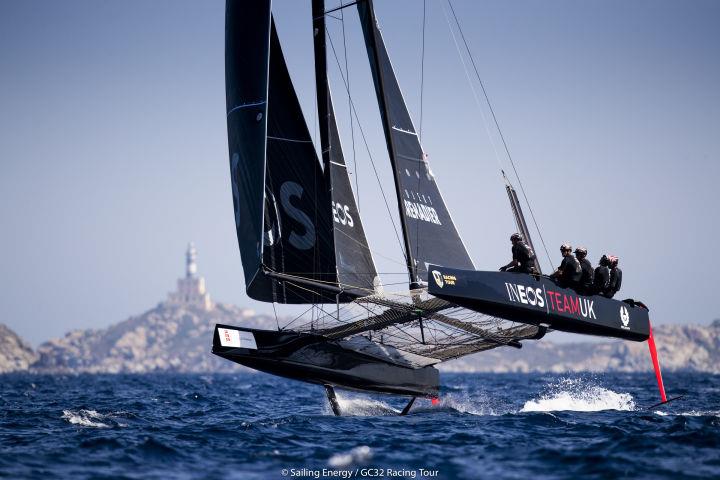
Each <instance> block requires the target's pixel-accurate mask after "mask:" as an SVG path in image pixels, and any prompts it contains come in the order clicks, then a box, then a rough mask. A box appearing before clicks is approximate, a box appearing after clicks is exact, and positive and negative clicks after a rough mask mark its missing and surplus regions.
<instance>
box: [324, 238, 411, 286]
mask: <svg viewBox="0 0 720 480" xmlns="http://www.w3.org/2000/svg"><path fill="white" fill-rule="evenodd" d="M335 231H336V232H339V233H341V234H343V235H345V237H347V238H348V239H350V240H351V241H353V242H355V243H357V244H358V245H359V246H361V247H364V248H367V249H368V250H369V251H370V253H372V254H373V255H377V256H378V257H382V258H384V259H385V260H388V261H390V262H393V263H397V264H398V265H402V266H403V267H404V266H406V265H407V264H406V263H403V262H401V261H399V260H396V259H394V258H390V257H388V256H387V255H383V254H382V253H380V252H377V251H375V250H373V249H371V248H370V246H369V245H368V244H367V243H362V242H361V241H359V240H357V239H355V238H353V237H351V236H350V235H348V234H347V233H345V232H343V231H342V230H340V229H336V230H335ZM356 273H357V272H356ZM364 273H371V272H364ZM378 273H380V272H378ZM405 275H407V272H405Z"/></svg>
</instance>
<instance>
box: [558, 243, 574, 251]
mask: <svg viewBox="0 0 720 480" xmlns="http://www.w3.org/2000/svg"><path fill="white" fill-rule="evenodd" d="M560 251H561V252H570V251H572V245H570V244H569V243H563V244H562V245H560Z"/></svg>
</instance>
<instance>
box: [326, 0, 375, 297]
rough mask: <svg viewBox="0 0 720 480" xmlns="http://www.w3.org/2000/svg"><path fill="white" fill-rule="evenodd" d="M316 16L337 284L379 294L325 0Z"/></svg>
mask: <svg viewBox="0 0 720 480" xmlns="http://www.w3.org/2000/svg"><path fill="white" fill-rule="evenodd" d="M312 15H313V37H314V42H313V43H314V52H315V87H316V92H317V107H318V119H319V124H320V145H321V152H322V162H323V167H324V168H323V175H324V180H325V188H326V191H327V194H328V196H329V200H330V203H331V210H332V212H331V213H332V222H331V224H330V227H331V229H332V231H331V232H329V233H330V235H331V236H332V238H333V241H334V254H335V268H336V274H337V281H338V283H339V285H340V287H341V288H344V289H345V291H346V292H348V293H350V294H354V295H356V296H357V295H368V294H371V293H373V292H374V291H375V288H376V286H378V285H379V284H380V279H379V277H378V275H377V269H376V268H375V262H374V261H373V258H372V254H371V252H370V248H369V246H368V242H367V238H366V236H365V230H364V229H363V225H362V221H361V219H360V212H359V211H358V208H357V203H356V201H355V196H354V194H353V189H352V184H351V182H350V177H349V175H348V171H347V165H346V164H345V157H344V155H343V150H342V144H341V141H340V132H339V130H338V126H337V122H336V121H335V111H334V109H333V103H332V94H331V92H330V85H329V82H328V75H327V50H326V46H325V41H326V36H325V2H324V0H313V2H312Z"/></svg>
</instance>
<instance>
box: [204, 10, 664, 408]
mask: <svg viewBox="0 0 720 480" xmlns="http://www.w3.org/2000/svg"><path fill="white" fill-rule="evenodd" d="M450 6H451V7H452V5H451V4H450ZM346 8H353V9H354V10H356V11H357V13H358V14H359V19H360V24H361V26H362V32H363V37H364V41H365V46H366V49H367V55H368V60H369V63H370V69H371V72H372V78H373V82H374V87H375V92H376V94H377V103H378V107H379V110H380V117H381V119H382V127H383V131H384V135H385V140H386V143H387V151H388V156H389V160H390V163H391V167H392V171H393V176H394V186H395V194H396V198H397V207H398V210H399V218H400V225H401V229H402V239H403V241H402V244H403V254H404V263H405V266H406V268H407V273H408V277H409V278H408V289H407V290H405V291H401V292H392V293H391V292H387V291H385V289H384V288H383V286H382V284H381V282H380V276H379V275H378V272H377V268H376V266H375V262H374V260H373V255H372V251H371V249H370V247H369V245H368V241H367V238H366V235H365V230H364V228H363V223H362V219H361V217H360V215H359V212H358V208H357V203H356V201H355V196H354V192H353V188H352V183H351V181H350V178H349V175H348V169H347V165H346V163H345V158H344V155H343V150H342V146H341V141H340V133H339V129H338V125H337V121H336V116H335V110H334V108H333V100H332V95H331V92H330V84H329V81H328V68H327V63H328V62H327V58H328V55H327V54H328V52H327V50H326V39H327V30H326V18H328V17H329V16H330V15H332V14H333V13H335V14H336V12H338V11H339V10H342V9H346ZM308 20H310V19H308ZM458 26H459V23H458ZM312 32H313V38H314V60H315V87H316V95H317V100H318V101H317V114H318V119H319V134H320V147H321V148H320V151H321V159H319V158H318V154H317V152H316V149H315V146H314V143H313V140H312V138H311V136H310V133H309V129H308V126H307V124H306V122H305V119H304V116H303V112H302V110H301V107H300V103H299V101H298V97H297V94H296V92H295V89H294V87H293V83H292V81H291V78H290V74H289V72H288V68H287V65H286V62H285V59H284V56H283V51H282V47H281V44H280V39H279V37H278V33H277V30H276V27H275V23H274V20H273V14H272V10H271V0H254V1H252V2H248V1H242V0H228V1H227V4H226V32H225V35H226V37H225V42H226V43H225V72H226V97H227V98H226V99H227V129H228V145H229V156H230V177H231V184H232V193H233V206H234V213H235V225H236V230H237V238H238V244H239V248H240V255H241V260H242V265H243V270H244V275H245V288H246V292H247V295H248V296H249V297H250V298H252V299H255V300H257V301H260V302H273V304H275V303H277V304H306V305H309V306H310V307H311V309H312V312H313V314H312V315H311V318H310V320H309V321H308V320H307V318H302V319H300V320H299V321H298V319H296V321H294V322H292V323H291V324H289V325H286V326H284V327H282V328H281V327H280V326H278V330H277V331H272V330H258V329H252V328H244V327H242V326H234V325H217V326H216V327H215V331H214V338H213V347H212V352H213V353H214V354H216V355H219V356H220V357H223V358H225V359H228V360H231V361H233V362H237V363H239V364H242V365H245V366H247V367H250V368H253V369H256V370H260V371H264V372H268V373H271V374H274V375H279V376H283V377H287V378H292V379H297V380H301V381H305V382H311V383H315V384H319V385H323V386H324V387H325V391H326V394H327V397H328V400H329V402H330V405H331V407H332V410H333V412H334V413H335V414H336V415H340V414H341V409H340V406H339V403H338V401H337V397H336V394H335V388H338V387H339V388H345V389H352V390H359V391H366V392H380V393H386V394H395V395H404V396H408V397H410V399H409V402H408V404H407V406H406V407H405V408H404V409H403V410H402V414H406V413H407V412H408V411H409V410H410V408H411V407H412V405H413V402H414V401H415V399H416V397H425V398H430V399H433V400H434V399H437V398H438V396H439V393H440V378H439V372H438V370H437V368H436V366H437V365H438V364H439V363H441V362H445V361H448V360H452V359H456V358H459V357H462V356H465V355H470V354H474V353H478V352H483V351H486V350H490V349H493V348H499V347H513V348H521V347H522V342H525V341H533V340H539V339H541V338H542V337H543V336H544V335H545V334H546V333H547V332H549V331H551V330H559V331H564V332H572V333H577V334H583V335H596V336H605V337H614V338H619V339H624V340H629V341H635V342H643V341H648V345H649V347H650V352H651V357H652V360H653V365H654V368H655V372H656V376H657V381H658V386H659V390H660V394H661V400H662V401H663V402H665V401H666V396H665V390H664V387H663V384H662V377H661V374H660V367H659V363H658V360H657V354H656V350H655V344H654V340H653V337H652V330H651V326H650V320H649V314H648V309H647V307H646V306H645V305H644V304H642V303H641V302H637V301H634V300H631V299H628V300H624V301H619V300H613V299H609V298H605V297H602V296H599V295H580V294H578V293H577V292H575V291H574V290H571V289H567V288H561V287H559V286H558V285H557V284H556V283H555V282H554V281H552V280H551V279H549V278H548V277H546V276H543V275H542V274H541V272H540V265H539V263H537V262H536V263H537V265H536V268H537V271H538V272H537V274H534V275H529V274H519V273H506V272H498V271H478V270H476V269H475V265H474V264H473V261H472V260H471V257H470V255H469V253H468V250H467V249H466V247H465V244H464V243H463V241H462V239H461V237H460V234H459V232H458V230H457V228H456V226H455V223H454V222H453V219H452V217H451V215H450V211H449V209H448V207H447V205H446V203H445V201H444V199H443V197H442V195H441V194H440V190H439V188H438V185H437V181H436V178H435V175H434V174H433V172H432V171H431V169H430V165H429V161H428V158H427V156H426V155H425V152H424V151H423V148H422V146H421V144H420V141H419V137H418V133H417V131H416V129H415V126H414V125H413V121H412V119H411V116H410V113H409V111H408V108H407V106H406V104H405V100H404V98H403V95H402V92H401V90H400V85H399V83H398V79H397V77H396V75H395V71H394V70H393V66H392V63H391V61H390V56H389V54H388V50H387V48H386V45H385V41H384V40H383V36H382V33H381V30H380V27H379V23H378V19H377V17H376V15H375V10H374V8H373V2H372V0H358V1H353V2H349V3H346V4H341V5H340V6H339V7H337V8H332V9H330V10H326V8H325V5H324V0H312ZM343 81H344V82H346V79H343ZM345 86H346V87H347V83H345ZM348 94H349V90H348ZM503 175H504V174H503ZM505 188H506V190H507V193H508V197H509V199H510V204H511V211H512V213H513V216H514V219H515V222H516V224H517V227H518V231H519V232H520V233H522V234H523V236H524V238H525V239H526V241H528V242H529V243H530V245H531V246H532V240H531V238H530V232H529V230H528V226H527V224H526V221H525V217H524V215H523V211H522V208H521V204H520V201H519V198H518V195H517V193H516V191H515V189H514V187H513V186H512V184H511V183H510V182H509V181H507V179H506V184H505Z"/></svg>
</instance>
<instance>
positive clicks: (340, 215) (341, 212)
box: [330, 202, 355, 228]
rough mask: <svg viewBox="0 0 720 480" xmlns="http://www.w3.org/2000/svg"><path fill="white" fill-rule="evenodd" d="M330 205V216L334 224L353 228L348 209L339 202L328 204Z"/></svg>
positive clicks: (353, 224)
mask: <svg viewBox="0 0 720 480" xmlns="http://www.w3.org/2000/svg"><path fill="white" fill-rule="evenodd" d="M330 203H331V204H332V215H333V220H334V221H335V223H339V224H342V225H347V226H348V227H351V228H352V227H354V226H355V222H353V218H352V216H351V215H350V207H348V206H347V205H343V204H342V203H340V202H330Z"/></svg>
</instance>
